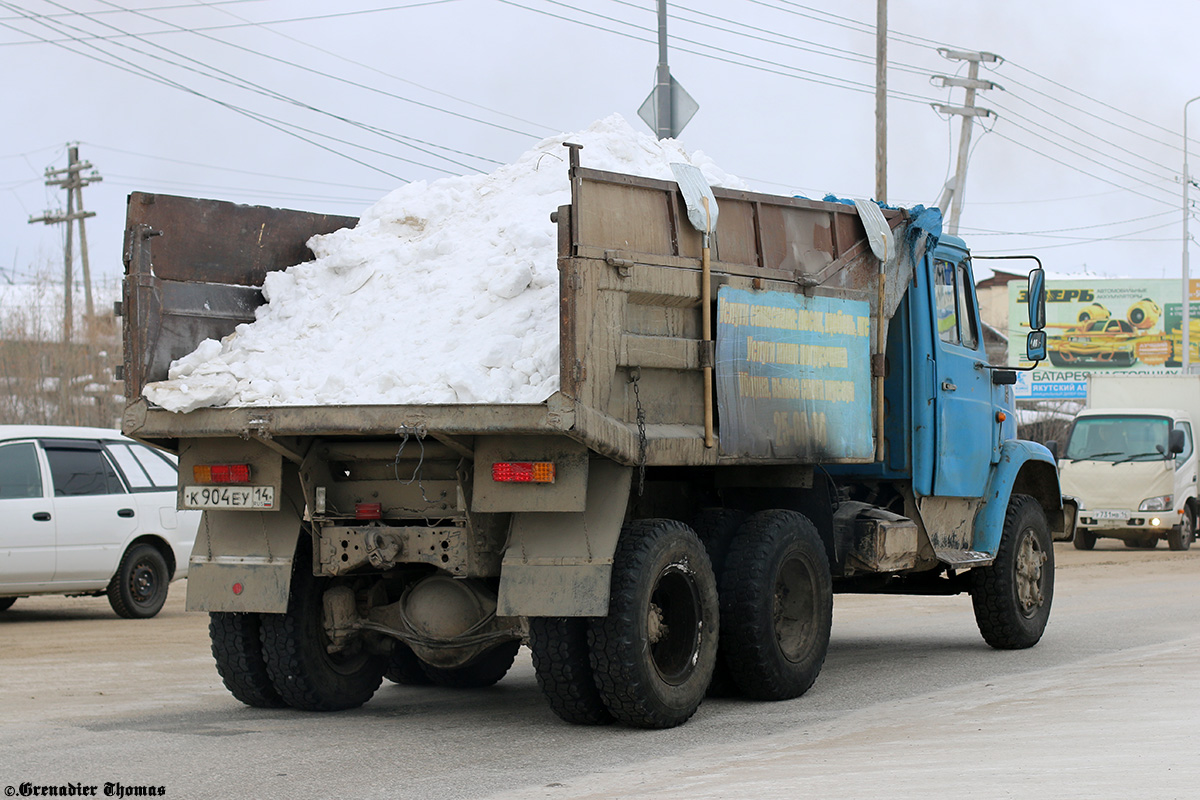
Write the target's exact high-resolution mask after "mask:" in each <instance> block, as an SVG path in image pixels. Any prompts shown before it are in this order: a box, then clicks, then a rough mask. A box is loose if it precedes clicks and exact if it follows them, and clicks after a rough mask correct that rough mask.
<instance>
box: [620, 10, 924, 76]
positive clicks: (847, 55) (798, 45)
mask: <svg viewBox="0 0 1200 800" xmlns="http://www.w3.org/2000/svg"><path fill="white" fill-rule="evenodd" d="M609 2H612V3H616V4H617V5H622V6H627V7H630V8H634V9H639V10H645V11H647V12H649V11H651V10H650V9H648V8H646V7H645V5H644V4H642V5H639V4H637V3H632V2H629V0H609ZM676 7H677V8H679V9H681V10H683V11H687V12H690V13H692V14H695V15H697V16H700V17H705V18H707V19H713V20H717V21H719V22H723V23H725V24H727V25H733V26H736V27H739V28H746V29H747V30H751V31H754V32H755V33H762V34H770V35H771V36H774V37H777V38H775V39H772V38H767V37H765V36H757V35H754V34H750V33H744V32H742V31H737V30H731V29H730V28H723V27H721V26H719V25H713V24H710V23H706V22H698V21H696V20H693V19H689V18H688V17H685V16H682V15H679V14H672V13H670V12H668V14H667V16H668V17H670V18H672V19H675V20H678V21H680V22H684V23H687V24H689V25H696V26H698V27H702V28H709V29H711V30H715V31H721V32H723V33H728V34H731V35H733V36H742V37H745V38H748V39H752V40H754V41H759V42H766V43H767V44H774V45H778V46H780V47H787V48H790V49H793V50H799V51H801V52H805V53H812V54H814V55H819V56H823V57H826V58H836V59H839V60H842V61H850V62H852V63H856V64H863V65H866V66H873V65H874V64H875V59H874V57H873V56H871V55H869V54H866V53H860V52H857V51H854V50H846V49H844V48H840V47H833V46H831V45H826V44H821V43H820V42H813V41H810V40H808V39H801V38H799V37H796V36H790V35H788V34H785V33H780V32H779V31H772V30H769V29H767V28H760V27H757V26H755V25H749V24H747V23H744V22H738V21H737V20H732V19H729V18H727V17H722V16H718V15H716V14H709V13H707V12H704V11H699V10H697V9H694V8H688V7H686V6H680V5H677V6H676ZM780 39H782V40H784V41H779V40H780ZM887 63H888V66H889V67H891V68H892V69H894V70H896V71H899V72H908V73H912V74H914V75H921V76H925V75H928V74H929V70H927V69H924V68H922V67H916V66H913V65H911V64H904V63H902V62H898V61H892V60H888V62H887Z"/></svg>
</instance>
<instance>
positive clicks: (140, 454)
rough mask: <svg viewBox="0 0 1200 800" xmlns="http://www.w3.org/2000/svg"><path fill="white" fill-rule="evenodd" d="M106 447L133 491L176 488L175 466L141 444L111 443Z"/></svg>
mask: <svg viewBox="0 0 1200 800" xmlns="http://www.w3.org/2000/svg"><path fill="white" fill-rule="evenodd" d="M106 446H107V447H108V452H109V453H111V454H112V457H113V459H115V460H116V462H117V466H119V467H120V468H121V472H123V473H124V474H125V479H126V480H127V481H129V485H130V487H132V488H133V489H135V490H136V489H157V490H162V489H174V488H175V484H176V477H175V476H176V471H175V466H174V465H173V464H172V463H171V462H170V461H168V460H167V459H166V458H164V457H163V456H161V455H159V454H158V453H157V452H156V451H154V450H152V449H150V448H149V447H146V446H145V445H140V444H118V443H115V442H109V443H108V444H107V445H106Z"/></svg>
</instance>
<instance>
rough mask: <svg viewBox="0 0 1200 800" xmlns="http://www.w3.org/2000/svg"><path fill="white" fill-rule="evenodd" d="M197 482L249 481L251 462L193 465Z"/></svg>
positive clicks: (193, 474) (193, 472) (193, 473)
mask: <svg viewBox="0 0 1200 800" xmlns="http://www.w3.org/2000/svg"><path fill="white" fill-rule="evenodd" d="M192 477H194V478H195V479H196V483H249V482H250V465H249V464H197V465H196V466H194V467H192Z"/></svg>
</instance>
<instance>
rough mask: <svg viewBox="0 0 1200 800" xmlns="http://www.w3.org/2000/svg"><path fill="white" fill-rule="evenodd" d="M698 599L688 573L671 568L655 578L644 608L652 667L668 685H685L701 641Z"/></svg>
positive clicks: (693, 583)
mask: <svg viewBox="0 0 1200 800" xmlns="http://www.w3.org/2000/svg"><path fill="white" fill-rule="evenodd" d="M701 636H702V633H701V620H700V596H699V593H698V590H697V588H696V582H695V578H694V576H693V575H692V573H691V571H690V570H688V569H687V568H686V567H683V566H680V565H671V566H669V567H667V568H666V569H664V570H663V571H662V572H661V573H660V574H659V577H658V581H657V582H656V584H655V587H654V591H653V592H652V593H651V597H650V602H649V604H648V607H647V609H646V638H647V640H648V642H649V645H650V655H651V658H652V659H653V662H654V668H655V669H656V670H657V671H658V674H659V676H660V677H661V678H662V679H663V680H664V681H666V682H667V683H669V684H671V685H673V686H678V685H680V684H682V683H684V682H685V681H686V680H687V679H688V676H689V675H691V673H692V670H693V669H694V668H695V666H696V660H697V658H698V656H699V652H700V641H701Z"/></svg>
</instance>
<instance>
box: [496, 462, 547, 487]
mask: <svg viewBox="0 0 1200 800" xmlns="http://www.w3.org/2000/svg"><path fill="white" fill-rule="evenodd" d="M492 480H494V481H496V483H554V462H553V461H498V462H496V463H495V464H492Z"/></svg>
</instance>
